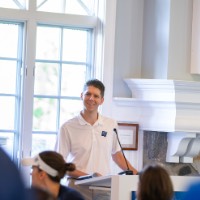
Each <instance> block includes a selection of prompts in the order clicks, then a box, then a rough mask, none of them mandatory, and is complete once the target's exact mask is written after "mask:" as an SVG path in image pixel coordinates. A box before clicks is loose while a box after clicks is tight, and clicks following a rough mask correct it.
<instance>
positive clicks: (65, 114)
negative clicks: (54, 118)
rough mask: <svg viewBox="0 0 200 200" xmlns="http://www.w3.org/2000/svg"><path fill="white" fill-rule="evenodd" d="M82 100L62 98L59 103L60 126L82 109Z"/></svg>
mask: <svg viewBox="0 0 200 200" xmlns="http://www.w3.org/2000/svg"><path fill="white" fill-rule="evenodd" d="M82 107H83V104H82V100H68V99H63V100H61V103H60V126H61V125H62V124H63V123H64V122H65V121H66V120H68V119H70V118H72V117H74V116H75V115H77V114H78V113H79V112H80V111H81V110H82Z"/></svg>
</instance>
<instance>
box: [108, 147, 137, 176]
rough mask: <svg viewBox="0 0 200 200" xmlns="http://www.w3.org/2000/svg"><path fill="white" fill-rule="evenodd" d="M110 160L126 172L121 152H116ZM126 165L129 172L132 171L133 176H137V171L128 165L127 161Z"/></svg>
mask: <svg viewBox="0 0 200 200" xmlns="http://www.w3.org/2000/svg"><path fill="white" fill-rule="evenodd" d="M112 158H113V160H114V162H115V163H116V164H117V165H118V166H119V167H120V168H121V169H122V170H127V165H126V161H125V159H124V156H123V154H122V152H121V151H118V152H117V153H115V154H113V155H112ZM127 163H128V167H129V169H130V170H131V171H133V174H137V173H138V171H137V170H136V169H135V168H134V167H133V166H132V165H131V164H130V163H129V161H128V160H127Z"/></svg>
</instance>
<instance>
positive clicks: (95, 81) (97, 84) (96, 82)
mask: <svg viewBox="0 0 200 200" xmlns="http://www.w3.org/2000/svg"><path fill="white" fill-rule="evenodd" d="M89 86H94V87H96V88H98V89H99V90H100V92H101V96H102V97H104V92H105V86H104V84H103V83H102V82H101V81H100V80H98V79H91V80H88V81H87V82H86V83H85V85H84V88H83V90H84V91H85V90H86V88H87V87H89Z"/></svg>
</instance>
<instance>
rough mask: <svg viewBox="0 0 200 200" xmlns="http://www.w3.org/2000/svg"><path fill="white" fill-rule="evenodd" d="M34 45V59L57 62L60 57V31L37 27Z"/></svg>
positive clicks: (53, 28) (52, 28)
mask: <svg viewBox="0 0 200 200" xmlns="http://www.w3.org/2000/svg"><path fill="white" fill-rule="evenodd" d="M36 45H37V46H36V48H37V49H36V59H45V60H58V59H59V57H60V55H59V49H60V29H59V28H55V27H40V26H39V27H38V28H37V44H36Z"/></svg>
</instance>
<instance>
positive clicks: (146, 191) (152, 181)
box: [137, 165, 173, 200]
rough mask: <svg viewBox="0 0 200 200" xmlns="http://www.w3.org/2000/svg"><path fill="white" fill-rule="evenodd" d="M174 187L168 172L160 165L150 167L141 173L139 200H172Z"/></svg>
mask: <svg viewBox="0 0 200 200" xmlns="http://www.w3.org/2000/svg"><path fill="white" fill-rule="evenodd" d="M172 197H173V185H172V182H171V179H170V176H169V174H168V172H167V171H166V170H165V169H164V168H163V167H162V166H160V165H148V166H146V167H145V168H144V169H143V170H142V171H141V172H140V173H139V184H138V191H137V199H138V200H147V199H148V200H171V199H172Z"/></svg>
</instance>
